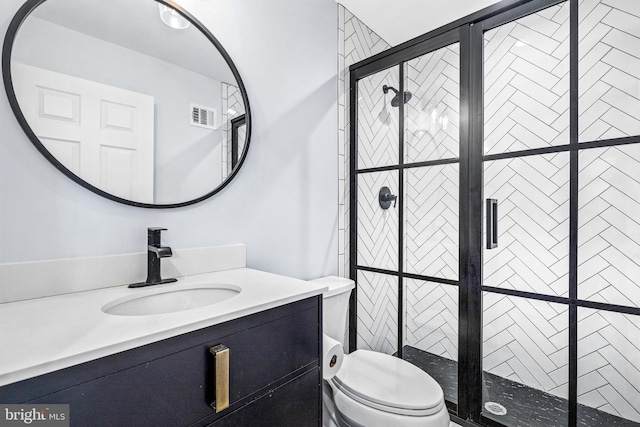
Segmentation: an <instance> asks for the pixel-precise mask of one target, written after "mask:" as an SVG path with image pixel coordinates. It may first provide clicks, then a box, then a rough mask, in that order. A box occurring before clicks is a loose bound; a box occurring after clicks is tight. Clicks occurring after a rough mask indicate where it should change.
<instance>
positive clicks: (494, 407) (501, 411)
mask: <svg viewBox="0 0 640 427" xmlns="http://www.w3.org/2000/svg"><path fill="white" fill-rule="evenodd" d="M484 408H485V409H486V410H487V411H489V412H491V413H492V414H493V415H507V408H505V407H504V406H502V405H501V404H499V403H496V402H487V403H485V404H484Z"/></svg>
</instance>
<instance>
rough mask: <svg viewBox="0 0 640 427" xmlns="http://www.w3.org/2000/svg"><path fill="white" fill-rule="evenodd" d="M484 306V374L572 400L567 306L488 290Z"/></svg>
mask: <svg viewBox="0 0 640 427" xmlns="http://www.w3.org/2000/svg"><path fill="white" fill-rule="evenodd" d="M482 305H483V315H482V322H483V341H484V342H483V348H482V352H483V360H482V367H483V370H484V371H486V372H491V373H493V374H496V375H499V376H501V377H504V378H508V379H511V380H513V381H517V382H519V383H522V384H526V385H528V386H529V387H533V388H536V389H539V390H543V391H546V392H549V393H552V394H555V395H557V396H561V397H564V398H568V392H569V389H568V381H569V370H568V363H569V351H568V350H569V349H568V346H569V337H568V331H569V316H568V313H567V312H568V309H567V306H566V305H562V304H554V303H549V302H545V301H537V300H530V299H525V298H518V297H511V296H507V295H500V294H493V293H488V292H485V293H483V298H482Z"/></svg>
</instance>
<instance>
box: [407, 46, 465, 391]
mask: <svg viewBox="0 0 640 427" xmlns="http://www.w3.org/2000/svg"><path fill="white" fill-rule="evenodd" d="M404 77H405V88H406V89H407V90H408V91H409V92H410V93H411V94H412V97H411V99H410V100H409V101H408V102H407V104H406V106H405V120H404V124H405V126H404V155H405V156H404V162H405V164H404V203H403V208H404V211H403V213H404V218H403V219H404V223H403V226H404V227H403V228H404V235H403V238H404V242H403V245H404V246H403V247H404V265H403V270H404V276H405V277H404V279H403V285H404V297H405V299H404V301H405V303H404V307H405V310H404V352H403V357H404V359H405V360H408V361H410V362H412V363H414V364H415V365H417V366H419V367H421V368H422V369H423V370H425V371H427V372H428V373H429V374H430V375H431V376H432V377H433V378H434V379H436V381H438V383H439V384H440V385H441V386H442V388H443V390H444V392H445V397H446V399H447V400H449V401H450V402H453V403H455V402H457V401H458V388H457V374H458V370H457V360H458V280H459V273H458V271H459V251H460V248H459V193H460V185H459V181H460V178H459V177H460V167H459V164H460V162H459V157H460V128H459V116H460V44H459V43H453V44H451V45H448V46H445V47H442V48H440V49H436V50H434V51H432V52H429V53H427V54H425V55H422V56H419V57H417V58H414V59H412V60H409V61H407V62H406V63H405V64H404Z"/></svg>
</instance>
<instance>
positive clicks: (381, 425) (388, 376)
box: [314, 277, 450, 427]
mask: <svg viewBox="0 0 640 427" xmlns="http://www.w3.org/2000/svg"><path fill="white" fill-rule="evenodd" d="M314 281H315V282H320V283H322V284H323V285H325V286H328V287H329V290H328V291H327V292H325V293H324V295H323V328H324V333H325V334H326V335H328V336H329V337H331V338H333V339H334V340H336V341H339V342H340V343H343V346H344V342H345V333H346V325H347V311H348V304H349V296H350V294H351V290H352V289H353V288H354V287H355V284H354V282H353V281H352V280H349V279H344V278H340V277H324V278H321V279H316V280H314ZM323 400H324V422H323V425H324V426H325V427H336V426H337V427H391V426H393V427H449V423H450V419H449V412H448V411H447V408H446V405H445V403H444V393H443V392H442V388H441V387H440V385H439V384H438V383H437V382H436V381H435V380H434V379H433V378H431V376H430V375H429V374H427V373H426V372H424V371H423V370H421V369H420V368H418V367H416V366H414V365H412V364H411V363H409V362H407V361H405V360H402V359H399V358H397V357H394V356H391V355H388V354H383V353H378V352H374V351H369V350H356V351H354V352H353V353H351V354H345V355H344V358H343V362H342V366H341V367H340V369H339V370H338V372H337V373H336V375H335V376H334V377H333V378H330V379H328V380H327V381H325V384H324V395H323Z"/></svg>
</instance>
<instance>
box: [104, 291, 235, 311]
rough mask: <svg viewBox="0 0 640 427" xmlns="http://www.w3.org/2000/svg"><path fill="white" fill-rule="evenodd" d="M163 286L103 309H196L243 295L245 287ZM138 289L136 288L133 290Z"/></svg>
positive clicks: (136, 294)
mask: <svg viewBox="0 0 640 427" xmlns="http://www.w3.org/2000/svg"><path fill="white" fill-rule="evenodd" d="M166 286H167V287H163V288H162V289H152V290H149V291H146V292H145V293H144V295H141V294H139V293H135V294H133V295H130V296H126V297H122V298H118V299H116V300H114V301H111V302H109V303H108V304H105V305H104V306H103V307H102V311H103V312H105V313H107V314H114V315H116V316H147V315H150V314H165V313H174V312H177V311H184V310H192V309H194V308H200V307H204V306H206V305H213V304H218V303H220V302H222V301H226V300H228V299H229V298H233V297H235V296H236V295H238V294H240V292H241V291H242V289H241V288H240V287H239V286H234V285H219V284H197V285H189V286H188V287H186V288H185V287H180V288H178V289H175V288H171V286H176V285H166ZM133 292H135V291H133Z"/></svg>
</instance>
